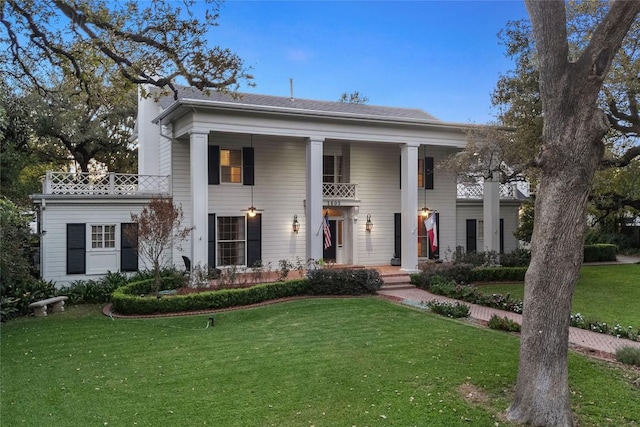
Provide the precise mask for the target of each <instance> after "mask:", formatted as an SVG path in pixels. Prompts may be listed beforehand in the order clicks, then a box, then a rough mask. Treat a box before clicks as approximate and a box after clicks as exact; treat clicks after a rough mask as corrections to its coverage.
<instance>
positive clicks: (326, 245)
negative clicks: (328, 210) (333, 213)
mask: <svg viewBox="0 0 640 427" xmlns="http://www.w3.org/2000/svg"><path fill="white" fill-rule="evenodd" d="M322 229H323V230H324V248H325V249H327V248H330V247H331V228H329V214H324V221H322Z"/></svg>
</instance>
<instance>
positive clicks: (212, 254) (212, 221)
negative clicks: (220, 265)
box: [207, 214, 216, 268]
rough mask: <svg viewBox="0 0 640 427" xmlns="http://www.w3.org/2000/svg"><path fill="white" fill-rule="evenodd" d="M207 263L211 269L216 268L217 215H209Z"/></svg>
mask: <svg viewBox="0 0 640 427" xmlns="http://www.w3.org/2000/svg"><path fill="white" fill-rule="evenodd" d="M207 262H208V263H209V268H213V267H215V266H216V214H209V236H208V251H207Z"/></svg>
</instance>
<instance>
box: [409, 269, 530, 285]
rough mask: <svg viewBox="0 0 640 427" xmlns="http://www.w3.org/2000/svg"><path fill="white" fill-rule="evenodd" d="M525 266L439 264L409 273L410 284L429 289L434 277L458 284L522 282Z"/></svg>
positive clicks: (525, 270)
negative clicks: (418, 271) (425, 269)
mask: <svg viewBox="0 0 640 427" xmlns="http://www.w3.org/2000/svg"><path fill="white" fill-rule="evenodd" d="M526 272H527V267H476V268H471V267H470V266H469V265H468V264H451V265H447V264H440V265H439V266H438V267H436V268H432V269H429V270H428V271H422V272H420V273H415V274H411V275H410V278H411V284H413V285H415V286H417V287H419V288H422V289H429V287H430V286H431V285H432V282H433V281H434V279H435V278H436V277H440V278H445V279H448V280H452V281H454V282H456V283H458V284H467V283H473V282H523V281H524V275H525V273H526Z"/></svg>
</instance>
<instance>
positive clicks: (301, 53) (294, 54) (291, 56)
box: [286, 48, 313, 62]
mask: <svg viewBox="0 0 640 427" xmlns="http://www.w3.org/2000/svg"><path fill="white" fill-rule="evenodd" d="M286 57H287V59H288V60H289V61H291V62H307V61H308V60H310V59H311V58H313V52H311V51H309V50H305V49H301V48H289V49H287V52H286Z"/></svg>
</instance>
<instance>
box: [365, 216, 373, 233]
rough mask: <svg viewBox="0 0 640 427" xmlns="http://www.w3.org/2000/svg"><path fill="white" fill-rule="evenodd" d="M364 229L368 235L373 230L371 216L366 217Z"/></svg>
mask: <svg viewBox="0 0 640 427" xmlns="http://www.w3.org/2000/svg"><path fill="white" fill-rule="evenodd" d="M364 228H365V230H367V232H368V233H371V230H372V229H373V223H372V222H371V214H368V215H367V222H366V223H365V224H364Z"/></svg>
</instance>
